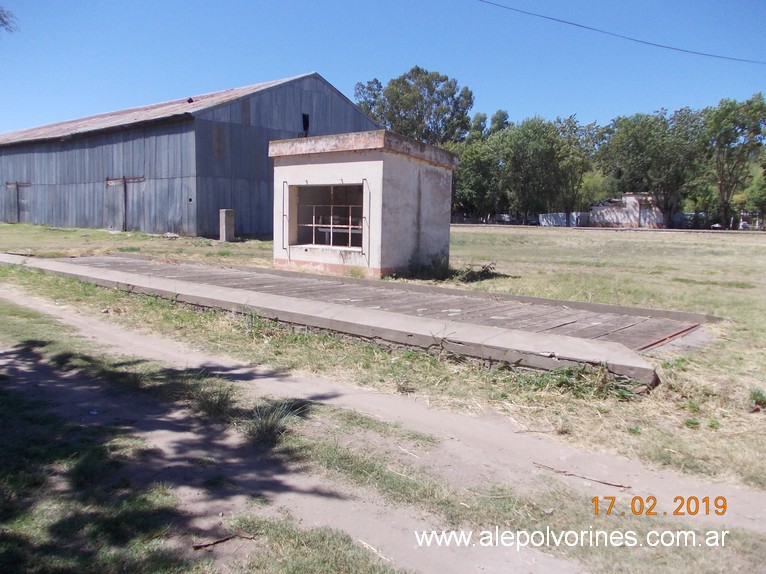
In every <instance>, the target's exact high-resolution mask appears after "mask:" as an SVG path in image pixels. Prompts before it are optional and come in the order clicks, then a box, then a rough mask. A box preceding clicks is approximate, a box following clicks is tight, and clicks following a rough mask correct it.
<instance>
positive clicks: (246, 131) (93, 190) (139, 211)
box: [0, 73, 378, 237]
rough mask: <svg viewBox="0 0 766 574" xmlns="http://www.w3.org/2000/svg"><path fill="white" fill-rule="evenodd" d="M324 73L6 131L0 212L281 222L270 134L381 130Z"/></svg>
mask: <svg viewBox="0 0 766 574" xmlns="http://www.w3.org/2000/svg"><path fill="white" fill-rule="evenodd" d="M377 128H378V126H377V125H376V124H375V123H374V122H373V121H372V120H371V119H369V118H368V117H367V116H365V115H364V114H363V113H362V112H361V111H360V110H359V109H358V108H357V107H356V106H355V105H354V104H353V103H352V102H351V101H350V100H349V99H348V98H346V97H345V96H344V95H343V94H341V93H340V92H339V91H338V90H337V89H335V88H334V87H333V86H332V85H331V84H330V83H329V82H327V80H325V79H324V78H322V76H320V75H319V74H317V73H311V74H306V75H302V76H298V77H295V78H288V79H283V80H276V81H273V82H266V83H262V84H256V85H252V86H247V87H244V88H237V89H232V90H226V91H223V92H216V93H213V94H206V95H202V96H194V97H190V98H185V99H181V100H176V101H172V102H166V103H161V104H156V105H151V106H144V107H140V108H133V109H129V110H123V111H118V112H112V113H106V114H99V115H96V116H91V117H87V118H82V119H78V120H72V121H67V122H61V123H57V124H52V125H48V126H43V127H39V128H33V129H28V130H22V131H17V132H11V133H6V134H2V135H0V186H2V187H0V221H4V222H9V223H16V222H24V223H38V224H48V225H55V226H61V227H92V228H108V229H115V230H140V231H145V232H149V233H165V232H172V233H178V234H180V235H201V236H208V237H217V236H218V218H219V210H220V209H233V210H234V212H235V232H236V234H238V235H262V234H263V235H265V234H271V233H272V214H273V205H272V201H273V170H272V166H271V160H270V159H269V156H268V145H269V141H271V140H279V139H287V138H295V137H301V136H308V135H327V134H338V133H346V132H356V131H366V130H373V129H377Z"/></svg>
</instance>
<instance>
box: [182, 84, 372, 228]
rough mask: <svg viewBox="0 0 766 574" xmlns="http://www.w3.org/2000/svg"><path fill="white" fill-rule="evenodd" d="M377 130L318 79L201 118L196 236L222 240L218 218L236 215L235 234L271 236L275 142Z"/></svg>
mask: <svg viewBox="0 0 766 574" xmlns="http://www.w3.org/2000/svg"><path fill="white" fill-rule="evenodd" d="M303 114H307V115H308V116H309V135H326V134H336V133H346V132H357V131H366V130H374V129H378V126H377V125H376V124H375V123H374V122H372V121H371V120H370V119H369V118H368V117H367V116H365V115H364V114H363V113H361V112H360V111H359V109H358V108H357V107H356V106H355V105H354V104H353V103H352V102H350V101H349V100H348V99H347V98H346V97H345V96H343V94H341V93H340V92H338V91H337V90H336V89H335V88H334V87H333V86H332V85H330V84H329V83H327V82H326V81H325V80H324V79H322V77H321V76H319V75H311V76H307V77H303V78H300V79H297V80H295V81H293V82H288V83H286V84H281V85H278V86H275V87H272V88H269V89H268V90H264V91H261V92H256V93H254V94H252V95H251V96H249V97H247V98H242V99H240V100H237V101H235V102H231V103H229V104H225V105H222V106H219V107H217V108H212V109H209V110H206V111H204V112H200V113H199V114H197V119H196V132H197V175H198V179H197V192H198V193H197V195H198V197H199V202H198V204H197V222H198V233H199V234H200V235H209V236H212V237H217V235H218V211H219V210H220V209H233V210H234V217H235V222H234V226H235V233H236V234H238V235H271V233H272V231H273V221H272V217H273V207H272V205H273V193H274V192H273V181H274V171H273V167H272V162H271V160H270V158H269V154H268V146H269V141H272V140H279V139H288V138H294V137H297V136H299V135H300V134H302V133H303Z"/></svg>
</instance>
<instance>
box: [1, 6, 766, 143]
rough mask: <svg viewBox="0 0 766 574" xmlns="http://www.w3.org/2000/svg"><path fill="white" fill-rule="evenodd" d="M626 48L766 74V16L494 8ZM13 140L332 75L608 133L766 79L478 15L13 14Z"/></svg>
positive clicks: (27, 9)
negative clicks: (403, 79)
mask: <svg viewBox="0 0 766 574" xmlns="http://www.w3.org/2000/svg"><path fill="white" fill-rule="evenodd" d="M494 1H496V2H497V3H498V4H504V5H506V6H510V7H513V8H518V9H520V10H526V11H531V12H537V13H541V14H545V15H548V16H551V17H554V18H559V19H564V20H570V21H573V22H577V23H580V24H583V25H586V26H591V27H595V28H601V29H605V30H608V31H610V32H613V33H616V34H622V35H626V36H633V37H637V38H640V39H642V40H646V41H649V42H655V43H659V44H667V45H672V46H676V47H679V48H684V49H687V50H695V51H700V52H709V53H715V54H720V55H724V56H733V57H737V58H744V59H751V60H761V61H766V33H765V32H766V1H765V0H726V1H723V0H685V1H683V0H494ZM0 5H1V6H3V7H4V8H6V9H8V10H10V11H11V12H13V13H14V14H15V15H16V19H17V21H18V26H19V31H18V32H15V33H13V34H6V33H5V32H0V66H1V67H0V69H1V70H2V76H1V79H0V133H2V132H7V131H12V130H17V129H23V128H29V127H35V126H39V125H43V124H48V123H53V122H57V121H63V120H68V119H73V118H78V117H83V116H87V115H92V114H97V113H101V112H108V111H114V110H119V109H124V108H130V107H135V106H141V105H146V104H153V103H158V102H163V101H167V100H173V99H178V98H186V97H188V96H194V95H198V94H203V93H207V92H214V91H219V90H224V89H227V88H234V87H240V86H245V85H249V84H255V83H258V82H263V81H268V80H274V79H279V78H286V77H290V76H295V75H298V74H303V73H307V72H313V71H316V72H319V73H320V74H322V75H323V76H324V77H325V78H326V79H327V80H328V81H329V82H330V83H332V84H333V85H335V86H336V87H337V88H338V89H339V90H341V91H342V92H343V93H344V94H346V95H347V96H348V97H349V98H351V99H353V92H354V84H355V83H356V82H359V81H362V82H365V81H367V80H370V79H372V78H376V77H377V78H378V79H379V80H381V82H383V83H384V84H385V83H386V82H387V81H388V80H389V79H391V78H392V77H395V76H398V75H400V74H402V73H404V72H406V71H407V70H409V69H410V68H411V67H412V66H414V65H419V66H421V67H424V68H426V69H428V70H436V71H439V72H441V73H443V74H447V75H448V76H450V77H452V78H455V79H457V80H458V82H459V83H460V85H461V86H468V87H469V88H470V89H471V90H472V91H473V93H474V96H475V105H474V108H473V110H472V111H471V113H472V114H473V113H476V112H484V113H486V114H488V115H490V116H491V115H492V113H494V112H495V111H496V110H497V109H505V110H507V111H508V113H509V115H510V118H511V120H512V121H520V120H522V119H524V118H526V117H531V116H534V115H540V116H543V117H545V118H548V119H553V118H555V117H557V116H569V115H572V114H576V115H577V117H578V118H579V119H580V120H581V121H583V122H591V121H597V122H599V123H601V124H606V123H608V122H609V121H610V120H612V119H613V118H614V117H617V116H620V115H630V114H633V113H636V112H652V111H654V110H656V109H659V108H667V109H669V110H675V109H678V108H681V107H685V106H689V107H692V108H702V107H705V106H711V105H716V104H717V103H718V101H719V100H720V99H721V98H735V99H738V100H744V99H747V98H749V97H750V96H751V95H752V94H754V93H756V92H761V91H765V92H766V65H758V64H747V63H741V62H732V61H725V60H718V59H713V58H705V57H701V56H694V55H690V54H685V53H679V52H673V51H669V50H663V49H659V48H655V47H650V46H646V45H641V44H637V43H633V42H628V41H625V40H621V39H618V38H615V37H610V36H605V35H601V34H597V33H594V32H591V31H587V30H584V29H581V28H576V27H572V26H567V25H564V24H560V23H557V22H552V21H548V20H542V19H538V18H533V17H530V16H525V15H522V14H519V13H515V12H512V11H509V10H504V9H502V8H498V7H495V6H492V5H489V4H486V3H482V2H480V1H479V0H218V1H216V0H205V1H200V0H119V1H115V0H98V1H97V0H90V1H84V0H66V1H64V0H0Z"/></svg>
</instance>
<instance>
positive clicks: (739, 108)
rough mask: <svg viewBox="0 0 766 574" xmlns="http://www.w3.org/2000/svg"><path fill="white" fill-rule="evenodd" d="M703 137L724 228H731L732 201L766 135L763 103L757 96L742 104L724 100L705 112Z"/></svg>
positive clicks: (764, 104) (765, 115)
mask: <svg viewBox="0 0 766 574" xmlns="http://www.w3.org/2000/svg"><path fill="white" fill-rule="evenodd" d="M704 118H705V135H706V137H707V143H708V153H709V157H710V162H711V164H712V169H713V174H714V178H715V183H716V188H717V191H718V202H719V206H720V210H721V216H722V218H723V225H724V226H726V227H728V226H729V225H730V206H731V200H732V197H733V196H734V194H735V193H736V192H737V191H740V190H742V189H743V188H744V187H745V186H746V185H747V183H748V181H749V179H750V177H751V172H750V162H751V161H752V160H754V159H755V158H756V157H757V154H758V152H759V150H760V147H761V146H762V145H763V141H764V137H765V135H766V102H765V101H764V99H763V95H762V94H760V93H758V94H755V95H753V96H752V97H751V98H750V99H749V100H747V101H745V102H737V101H736V100H730V99H724V100H721V101H720V103H719V104H718V107H715V108H707V109H706V110H705V112H704Z"/></svg>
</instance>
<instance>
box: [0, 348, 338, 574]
mask: <svg viewBox="0 0 766 574" xmlns="http://www.w3.org/2000/svg"><path fill="white" fill-rule="evenodd" d="M51 345H52V343H51V342H50V341H42V340H27V341H23V342H21V343H20V344H18V345H17V346H16V348H14V349H12V350H9V351H5V352H0V373H2V376H0V436H2V437H3V440H1V441H0V490H1V491H2V500H1V501H0V525H1V529H0V571H2V572H72V573H74V572H77V573H80V572H99V573H103V572H106V573H109V572H189V571H193V570H194V569H195V568H197V567H198V564H197V562H198V560H197V559H196V558H195V557H193V556H191V557H189V556H187V555H183V554H181V553H178V552H177V551H172V550H170V549H169V548H168V547H167V546H165V545H164V544H163V540H164V539H167V538H168V537H178V536H187V535H188V534H189V533H195V534H197V535H201V536H204V537H217V536H220V535H222V534H226V533H227V531H226V530H225V526H215V527H210V528H209V529H207V530H203V531H200V530H199V528H198V527H196V526H195V525H194V520H195V518H205V517H207V514H206V513H209V512H210V508H211V507H210V506H209V505H210V504H218V503H227V502H231V501H233V500H234V499H235V498H237V497H240V498H241V496H242V495H243V494H244V495H246V496H249V497H257V498H258V499H260V500H264V499H265V500H268V498H269V497H270V496H273V495H275V494H277V493H282V492H300V493H302V494H305V495H307V496H318V497H336V498H343V495H342V494H340V493H338V492H337V491H335V490H333V489H331V488H328V487H325V486H323V485H321V484H315V483H308V484H306V483H301V482H296V481H293V480H292V477H291V470H292V469H293V468H294V467H295V463H296V462H297V463H301V462H302V460H301V453H299V452H297V451H296V452H290V451H286V450H274V449H272V448H268V445H263V444H261V445H259V446H258V447H257V448H254V447H253V445H252V444H250V443H249V442H247V441H246V440H244V439H243V438H242V436H241V435H239V434H238V433H237V432H236V431H234V430H233V429H232V428H231V426H230V425H229V424H227V423H226V422H223V421H216V420H215V419H211V418H206V417H196V416H192V415H189V413H188V411H186V410H184V407H185V406H186V405H187V403H186V402H185V398H184V392H185V390H188V384H185V383H188V381H189V380H192V381H193V380H195V377H197V378H198V377H199V371H198V370H193V371H186V370H183V369H158V370H157V369H155V370H152V371H151V372H150V374H149V375H147V372H146V370H145V369H144V367H145V365H144V364H143V363H144V362H143V361H141V360H134V359H130V360H125V361H110V360H105V359H103V358H100V357H98V356H91V355H88V354H85V353H71V352H66V353H51V352H50V347H51ZM46 361H47V362H46ZM115 389H117V390H119V392H113V391H114V390H115ZM105 391H108V392H105ZM286 405H287V407H286V408H287V409H288V410H289V411H290V412H291V414H292V415H295V416H305V415H306V414H307V413H308V411H309V409H310V402H308V401H297V402H294V403H290V404H287V403H286ZM232 413H233V415H234V416H245V415H246V414H247V413H241V412H239V411H236V410H235V411H232ZM136 436H140V437H147V436H149V437H152V442H151V443H147V442H145V441H142V440H136V438H135V437H136ZM154 437H158V438H157V440H156V441H155V440H154ZM216 477H225V478H226V480H225V481H218V482H216ZM211 485H212V486H213V487H211ZM179 487H186V488H192V489H196V490H198V491H199V493H198V497H197V499H196V500H198V501H199V503H198V504H197V505H195V507H194V508H193V510H192V512H189V511H188V510H186V511H184V512H181V511H180V510H179V509H178V501H177V500H176V498H175V497H174V493H175V492H176V489H177V488H179ZM206 504H208V506H206ZM243 510H244V509H243ZM216 516H217V514H216ZM220 522H221V521H220V520H218V521H216V524H219V523H220ZM187 546H191V541H189V543H188V545H187Z"/></svg>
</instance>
